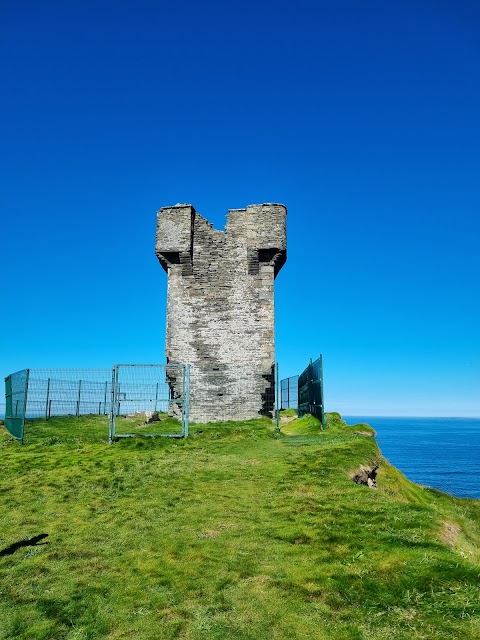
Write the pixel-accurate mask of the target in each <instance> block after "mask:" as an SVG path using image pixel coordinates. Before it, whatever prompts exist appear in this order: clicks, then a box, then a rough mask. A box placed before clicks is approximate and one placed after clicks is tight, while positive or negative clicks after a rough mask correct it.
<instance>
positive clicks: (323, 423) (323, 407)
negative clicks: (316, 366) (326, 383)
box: [319, 354, 325, 431]
mask: <svg viewBox="0 0 480 640" xmlns="http://www.w3.org/2000/svg"><path fill="white" fill-rule="evenodd" d="M319 361H320V395H321V399H322V409H321V411H322V431H324V430H325V400H324V398H323V356H322V354H320V358H319Z"/></svg>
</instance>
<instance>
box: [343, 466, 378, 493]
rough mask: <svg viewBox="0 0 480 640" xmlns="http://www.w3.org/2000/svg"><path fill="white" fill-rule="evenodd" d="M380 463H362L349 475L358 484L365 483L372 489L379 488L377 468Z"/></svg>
mask: <svg viewBox="0 0 480 640" xmlns="http://www.w3.org/2000/svg"><path fill="white" fill-rule="evenodd" d="M378 466H379V465H378V464H374V465H372V466H367V465H365V464H361V465H360V466H359V467H358V469H356V470H355V471H351V472H350V473H349V474H348V475H349V477H350V479H351V480H353V481H354V482H355V483H356V484H364V485H365V486H367V487H370V489H378V486H377V470H378Z"/></svg>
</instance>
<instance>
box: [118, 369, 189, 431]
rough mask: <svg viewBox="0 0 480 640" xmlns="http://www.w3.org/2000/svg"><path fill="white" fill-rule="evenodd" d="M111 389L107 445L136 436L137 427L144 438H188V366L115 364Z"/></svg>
mask: <svg viewBox="0 0 480 640" xmlns="http://www.w3.org/2000/svg"><path fill="white" fill-rule="evenodd" d="M111 388H112V400H111V408H112V411H111V414H110V430H109V440H110V442H111V441H112V440H114V439H115V438H126V437H131V436H133V435H136V434H137V433H139V429H138V427H139V426H140V428H141V431H140V433H141V434H142V435H144V436H155V435H164V436H170V437H177V438H182V437H183V438H186V437H187V436H188V422H189V399H190V365H185V364H167V365H165V364H117V365H114V366H113V368H112V382H111ZM120 417H124V420H119V418H120ZM146 427H148V433H147V432H146V431H145V428H146Z"/></svg>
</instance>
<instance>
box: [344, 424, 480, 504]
mask: <svg viewBox="0 0 480 640" xmlns="http://www.w3.org/2000/svg"><path fill="white" fill-rule="evenodd" d="M342 417H343V419H344V420H345V422H346V423H347V424H350V425H353V424H357V423H359V422H364V423H367V424H369V425H370V426H371V427H373V428H374V429H375V431H376V432H377V442H378V445H379V447H380V449H381V451H382V454H383V456H384V458H387V460H388V461H389V462H390V463H391V464H393V465H394V466H395V467H397V469H400V471H402V473H403V474H404V475H406V476H407V478H408V479H409V480H412V481H413V482H416V483H418V484H421V485H424V486H427V487H433V488H435V489H439V490H440V491H445V492H446V493H450V494H452V495H454V496H457V497H459V498H476V499H477V500H479V499H480V418H392V417H388V418H382V417H378V416H375V417H373V416H342Z"/></svg>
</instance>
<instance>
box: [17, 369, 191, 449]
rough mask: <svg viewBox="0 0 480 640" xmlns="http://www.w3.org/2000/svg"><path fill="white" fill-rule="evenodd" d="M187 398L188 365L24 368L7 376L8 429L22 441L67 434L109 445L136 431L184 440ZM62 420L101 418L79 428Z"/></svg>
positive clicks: (55, 439) (55, 438) (55, 437)
mask: <svg viewBox="0 0 480 640" xmlns="http://www.w3.org/2000/svg"><path fill="white" fill-rule="evenodd" d="M173 381H175V384H173ZM188 397H189V386H188V372H187V365H114V366H113V367H112V368H109V369H24V370H22V371H17V372H16V373H13V374H11V375H9V376H7V377H6V378H5V401H6V403H5V404H6V408H5V428H6V429H7V431H9V433H10V434H11V435H12V436H13V437H14V438H16V439H17V440H19V441H20V442H23V441H24V438H25V436H27V440H30V439H33V440H36V439H41V438H42V436H43V437H44V438H49V439H50V440H51V439H52V438H53V440H54V441H57V440H58V438H59V437H60V433H61V432H62V431H65V430H67V431H68V432H69V434H70V436H71V437H73V436H75V437H77V438H83V437H87V438H88V439H89V440H92V439H93V440H95V439H96V440H101V439H102V438H103V439H104V440H106V439H107V437H108V439H109V441H110V442H111V441H112V440H113V439H114V438H119V437H125V436H131V435H134V434H137V433H142V434H144V435H167V436H176V437H186V436H187V435H188ZM60 416H71V417H79V416H90V417H91V418H95V417H96V418H97V419H96V420H93V419H90V420H89V424H88V425H86V426H84V427H83V428H82V429H80V430H79V429H77V427H76V426H74V422H72V421H67V422H66V421H63V422H62V421H59V420H56V418H58V417H60ZM26 420H27V421H28V425H27V428H26V427H25V423H26ZM150 423H152V426H151V427H150ZM153 423H154V424H153ZM146 430H148V432H149V433H145V431H146ZM63 435H64V434H63Z"/></svg>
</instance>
